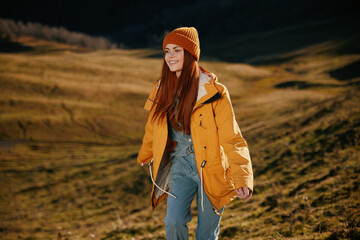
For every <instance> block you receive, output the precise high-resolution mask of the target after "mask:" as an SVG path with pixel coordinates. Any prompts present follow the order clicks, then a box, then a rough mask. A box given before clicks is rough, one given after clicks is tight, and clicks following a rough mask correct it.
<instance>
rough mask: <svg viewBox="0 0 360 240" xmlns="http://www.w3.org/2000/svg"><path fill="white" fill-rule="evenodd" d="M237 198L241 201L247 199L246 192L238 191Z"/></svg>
mask: <svg viewBox="0 0 360 240" xmlns="http://www.w3.org/2000/svg"><path fill="white" fill-rule="evenodd" d="M237 193H238V194H237V197H238V198H240V199H243V198H244V197H245V195H244V192H243V191H242V190H241V189H239V190H238V191H237Z"/></svg>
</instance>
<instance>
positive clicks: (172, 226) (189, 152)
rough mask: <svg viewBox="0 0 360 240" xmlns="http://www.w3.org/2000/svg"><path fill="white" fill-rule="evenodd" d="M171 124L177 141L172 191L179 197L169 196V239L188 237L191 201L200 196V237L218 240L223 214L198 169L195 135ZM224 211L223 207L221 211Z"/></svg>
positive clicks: (172, 157)
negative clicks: (204, 190) (215, 208)
mask: <svg viewBox="0 0 360 240" xmlns="http://www.w3.org/2000/svg"><path fill="white" fill-rule="evenodd" d="M168 126H169V137H171V139H172V140H173V141H176V142H177V144H176V146H175V150H174V152H171V153H170V157H171V161H172V166H171V169H170V180H169V191H170V193H171V194H173V195H175V196H176V198H174V197H172V196H168V199H167V212H166V217H165V219H164V222H165V224H166V227H165V230H166V238H167V239H171V240H172V239H188V238H189V233H188V227H187V226H186V224H187V222H189V221H190V220H191V213H190V207H191V203H192V201H193V199H194V197H195V195H196V196H197V198H196V201H197V208H198V223H197V230H196V239H197V240H198V239H206V240H210V239H211V240H213V239H218V238H217V236H218V234H219V231H220V219H221V217H220V216H219V215H217V214H216V213H215V212H214V211H213V207H212V205H211V203H210V201H209V199H208V197H207V196H206V194H205V193H202V191H203V189H202V186H201V181H200V177H199V173H198V170H197V168H196V161H195V153H194V145H193V142H192V138H191V135H187V134H183V132H182V131H176V130H175V129H173V128H172V127H171V124H170V122H169V123H168ZM219 212H220V213H222V212H223V209H221V210H220V211H219Z"/></svg>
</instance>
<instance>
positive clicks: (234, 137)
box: [214, 86, 253, 191]
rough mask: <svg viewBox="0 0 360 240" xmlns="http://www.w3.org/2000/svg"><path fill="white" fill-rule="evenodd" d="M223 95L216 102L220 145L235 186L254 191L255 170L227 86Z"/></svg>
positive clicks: (216, 119) (215, 110) (223, 90)
mask: <svg viewBox="0 0 360 240" xmlns="http://www.w3.org/2000/svg"><path fill="white" fill-rule="evenodd" d="M221 95H222V96H221V98H220V99H219V100H218V101H216V103H215V104H214V114H215V121H216V124H217V127H218V134H219V141H220V145H221V146H222V147H223V148H224V151H225V154H226V155H227V159H228V162H229V165H230V169H231V177H232V179H233V181H234V184H235V187H236V188H240V187H248V188H250V190H251V191H253V170H252V164H251V158H250V153H249V148H248V145H247V143H246V141H245V139H244V138H243V136H242V134H241V131H240V128H239V125H238V123H237V122H236V119H235V114H234V110H233V107H232V104H231V100H230V94H229V91H228V90H227V88H226V87H225V86H223V89H222V91H221Z"/></svg>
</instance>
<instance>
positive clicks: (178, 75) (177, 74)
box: [176, 71, 181, 79]
mask: <svg viewBox="0 0 360 240" xmlns="http://www.w3.org/2000/svg"><path fill="white" fill-rule="evenodd" d="M180 75H181V71H179V72H176V77H177V79H179V77H180Z"/></svg>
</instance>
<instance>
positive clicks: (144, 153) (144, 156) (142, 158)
mask: <svg viewBox="0 0 360 240" xmlns="http://www.w3.org/2000/svg"><path fill="white" fill-rule="evenodd" d="M158 82H159V81H156V82H155V84H154V86H153V89H152V91H151V93H150V95H149V97H148V99H147V100H146V103H145V106H144V109H146V110H147V111H149V114H148V118H147V121H146V125H145V134H144V137H143V140H142V144H141V148H140V151H139V153H138V157H137V162H138V163H149V162H151V160H152V157H153V122H152V116H153V111H151V106H152V104H153V102H154V99H155V95H156V90H157V86H158V84H159V83H158Z"/></svg>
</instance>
